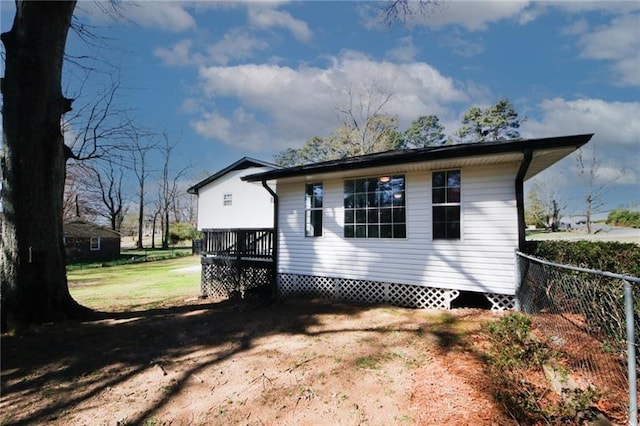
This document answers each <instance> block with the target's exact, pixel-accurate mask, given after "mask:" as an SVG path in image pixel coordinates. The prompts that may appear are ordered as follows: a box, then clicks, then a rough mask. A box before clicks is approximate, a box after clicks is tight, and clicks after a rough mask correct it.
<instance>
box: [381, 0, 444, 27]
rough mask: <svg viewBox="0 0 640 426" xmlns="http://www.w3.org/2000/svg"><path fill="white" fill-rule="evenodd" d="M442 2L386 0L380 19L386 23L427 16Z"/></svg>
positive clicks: (434, 0)
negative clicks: (387, 0)
mask: <svg viewBox="0 0 640 426" xmlns="http://www.w3.org/2000/svg"><path fill="white" fill-rule="evenodd" d="M442 3H443V0H393V1H389V2H386V3H385V4H384V6H383V9H382V20H383V21H384V23H385V24H387V25H392V24H393V23H394V22H396V21H403V22H408V21H411V20H412V19H415V18H417V17H419V16H429V15H431V14H432V13H434V11H435V10H436V9H437V7H438V6H440V5H441V4H442Z"/></svg>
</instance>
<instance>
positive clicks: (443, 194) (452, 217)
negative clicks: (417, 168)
mask: <svg viewBox="0 0 640 426" xmlns="http://www.w3.org/2000/svg"><path fill="white" fill-rule="evenodd" d="M431 178H432V180H431V204H432V213H433V218H432V219H433V239H434V240H459V239H460V194H461V192H460V187H461V185H460V170H447V171H441V172H433V174H432V176H431Z"/></svg>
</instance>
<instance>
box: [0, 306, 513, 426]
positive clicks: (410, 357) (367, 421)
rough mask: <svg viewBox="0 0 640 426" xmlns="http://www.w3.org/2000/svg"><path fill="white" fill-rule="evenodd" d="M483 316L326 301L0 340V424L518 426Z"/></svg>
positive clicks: (159, 314) (187, 313)
mask: <svg viewBox="0 0 640 426" xmlns="http://www.w3.org/2000/svg"><path fill="white" fill-rule="evenodd" d="M493 318H496V314H492V313H490V312H487V311H480V310H469V309H466V310H452V311H447V312H441V311H423V310H411V309H402V308H396V307H385V306H352V305H344V304H339V303H335V302H326V301H308V300H306V301H287V302H280V303H277V304H273V305H269V306H264V305H255V304H254V305H247V304H246V303H245V304H240V303H235V302H230V301H218V302H215V301H211V300H208V301H207V300H191V301H188V302H185V304H184V306H167V307H165V308H160V309H154V310H151V311H144V312H134V313H119V314H111V318H110V319H106V320H102V321H96V322H87V323H65V324H62V325H44V326H41V327H39V328H37V329H32V330H29V331H27V332H25V333H22V334H20V335H19V336H17V337H13V336H7V335H4V336H2V376H1V379H2V388H1V390H2V396H1V398H0V423H1V424H3V425H9V424H45V423H46V424H51V425H127V424H143V425H204V424H207V425H209V424H211V425H223V424H224V425H229V424H233V425H432V424H443V425H492V424H500V425H504V424H513V422H512V421H511V420H510V419H509V417H508V416H507V415H506V414H504V412H503V411H502V410H501V408H500V407H499V406H498V405H497V404H496V402H495V401H494V397H493V395H494V393H495V392H494V389H492V385H491V383H490V381H489V380H488V379H487V378H486V377H485V375H484V373H483V372H484V369H485V365H484V362H483V361H482V347H483V344H484V341H483V337H482V336H483V333H482V332H481V329H482V325H483V324H484V323H485V322H486V321H487V320H490V319H493Z"/></svg>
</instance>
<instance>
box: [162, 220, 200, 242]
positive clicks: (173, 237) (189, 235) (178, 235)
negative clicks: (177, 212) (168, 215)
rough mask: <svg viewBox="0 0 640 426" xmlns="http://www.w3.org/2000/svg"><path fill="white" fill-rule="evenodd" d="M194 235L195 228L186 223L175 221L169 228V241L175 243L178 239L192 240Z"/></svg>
mask: <svg viewBox="0 0 640 426" xmlns="http://www.w3.org/2000/svg"><path fill="white" fill-rule="evenodd" d="M195 237H196V228H194V227H193V226H192V225H190V224H188V223H176V224H175V225H171V227H170V228H169V241H171V244H177V243H178V242H180V241H186V240H193V239H194V238H195Z"/></svg>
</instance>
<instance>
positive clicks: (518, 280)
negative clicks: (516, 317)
mask: <svg viewBox="0 0 640 426" xmlns="http://www.w3.org/2000/svg"><path fill="white" fill-rule="evenodd" d="M515 258H516V267H515V274H516V276H515V277H514V279H515V281H516V293H515V295H514V304H513V308H514V309H515V310H516V311H518V312H520V311H521V310H522V306H520V294H521V292H520V286H521V285H522V275H521V274H520V254H519V253H518V249H516V250H515Z"/></svg>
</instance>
